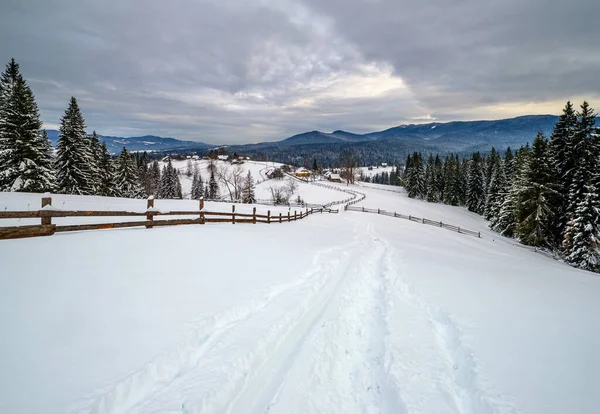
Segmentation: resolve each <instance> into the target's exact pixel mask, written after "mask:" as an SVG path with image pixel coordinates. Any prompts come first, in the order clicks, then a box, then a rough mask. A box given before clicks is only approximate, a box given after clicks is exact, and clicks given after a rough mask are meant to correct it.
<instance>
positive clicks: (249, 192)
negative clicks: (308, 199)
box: [242, 170, 300, 204]
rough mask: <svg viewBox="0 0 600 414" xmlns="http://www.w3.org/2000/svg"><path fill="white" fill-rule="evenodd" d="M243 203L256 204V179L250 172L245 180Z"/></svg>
mask: <svg viewBox="0 0 600 414" xmlns="http://www.w3.org/2000/svg"><path fill="white" fill-rule="evenodd" d="M298 197H300V196H298ZM242 201H243V202H244V203H248V204H252V203H256V196H255V195H254V178H252V174H251V173H250V170H248V174H247V175H246V178H245V179H244V187H243V189H242Z"/></svg>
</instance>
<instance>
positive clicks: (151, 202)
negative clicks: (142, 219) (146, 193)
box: [146, 196, 154, 229]
mask: <svg viewBox="0 0 600 414" xmlns="http://www.w3.org/2000/svg"><path fill="white" fill-rule="evenodd" d="M146 207H147V208H148V209H151V208H154V197H153V196H150V197H148V203H147V206H146ZM146 221H149V222H150V223H148V224H146V228H147V229H151V228H152V227H153V226H152V222H153V221H154V214H153V213H150V212H147V213H146Z"/></svg>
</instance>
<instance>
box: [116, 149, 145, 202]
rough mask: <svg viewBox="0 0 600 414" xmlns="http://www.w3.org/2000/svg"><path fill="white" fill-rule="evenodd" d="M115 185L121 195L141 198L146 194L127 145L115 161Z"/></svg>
mask: <svg viewBox="0 0 600 414" xmlns="http://www.w3.org/2000/svg"><path fill="white" fill-rule="evenodd" d="M115 186H116V193H117V194H118V196H119V197H126V198H141V197H143V195H144V192H143V190H142V187H141V185H140V181H139V177H138V175H137V168H136V165H135V162H134V161H133V159H132V158H131V155H130V154H129V151H127V148H125V147H123V150H122V151H121V154H119V156H118V157H117V159H116V161H115Z"/></svg>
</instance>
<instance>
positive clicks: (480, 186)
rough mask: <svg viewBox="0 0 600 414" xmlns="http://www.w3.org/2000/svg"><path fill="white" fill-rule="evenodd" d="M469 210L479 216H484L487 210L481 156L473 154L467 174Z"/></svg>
mask: <svg viewBox="0 0 600 414" xmlns="http://www.w3.org/2000/svg"><path fill="white" fill-rule="evenodd" d="M466 204H467V208H468V209H469V211H473V212H475V213H477V214H483V210H484V208H485V176H484V174H483V160H482V158H481V154H480V153H478V152H476V153H473V156H472V157H471V160H470V161H469V164H468V172H467V202H466Z"/></svg>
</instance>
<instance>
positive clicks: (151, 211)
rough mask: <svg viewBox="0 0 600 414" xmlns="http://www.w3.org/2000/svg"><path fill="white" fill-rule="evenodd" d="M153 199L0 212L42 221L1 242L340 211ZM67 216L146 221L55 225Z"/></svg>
mask: <svg viewBox="0 0 600 414" xmlns="http://www.w3.org/2000/svg"><path fill="white" fill-rule="evenodd" d="M154 201H155V200H154V199H153V198H150V199H148V201H147V210H146V211H144V212H136V211H86V210H60V209H56V208H53V207H52V198H50V197H43V198H42V209H41V210H37V211H0V219H23V218H30V219H32V218H39V219H41V224H39V225H25V226H7V227H0V240H2V239H17V238H24V237H37V236H50V235H52V234H54V233H60V232H65V231H80V230H101V229H117V228H128V227H146V228H147V229H151V228H153V227H159V226H176V225H184V224H206V223H232V224H236V223H240V224H256V223H266V224H271V223H284V222H291V221H297V220H302V219H303V218H305V217H307V216H309V215H311V214H315V213H324V212H325V213H337V212H338V210H331V209H327V208H323V207H319V208H310V209H309V208H308V207H305V208H304V209H303V210H300V211H297V210H294V211H293V212H292V210H291V209H290V210H288V212H287V215H286V214H283V213H281V212H280V213H279V215H271V210H268V211H267V214H266V215H265V214H257V213H256V207H253V209H252V213H251V214H249V213H236V211H235V204H234V205H232V206H231V213H229V212H222V211H207V210H205V209H204V200H203V199H200V200H199V209H198V210H197V211H160V210H159V209H156V208H155V207H154ZM158 216H196V218H189V217H188V218H179V219H164V220H163V219H161V220H155V217H158ZM65 217H144V218H145V220H139V221H125V222H115V223H98V224H70V225H57V224H53V223H52V219H53V218H65Z"/></svg>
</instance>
